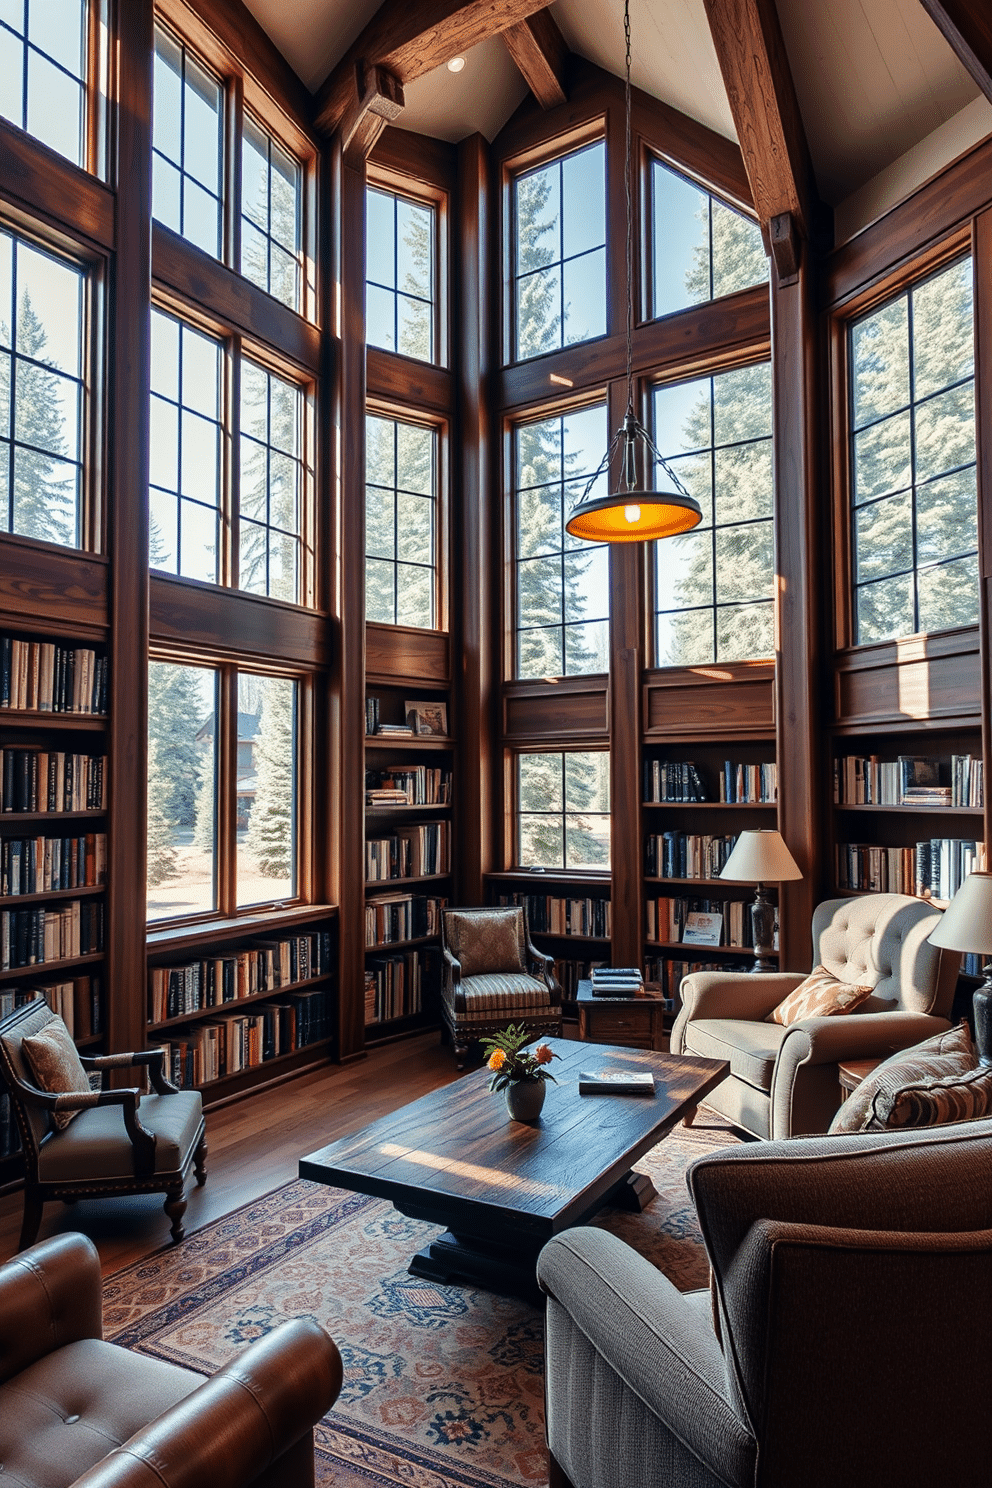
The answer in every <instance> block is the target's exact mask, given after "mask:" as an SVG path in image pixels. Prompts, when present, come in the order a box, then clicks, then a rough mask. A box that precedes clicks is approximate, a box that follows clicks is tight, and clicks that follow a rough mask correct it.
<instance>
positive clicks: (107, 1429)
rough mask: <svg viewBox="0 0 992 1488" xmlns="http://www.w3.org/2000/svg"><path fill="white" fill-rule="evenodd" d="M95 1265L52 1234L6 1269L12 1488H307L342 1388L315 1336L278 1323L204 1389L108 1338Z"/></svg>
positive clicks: (2, 1307) (2, 1408)
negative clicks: (321, 1429) (317, 1443)
mask: <svg viewBox="0 0 992 1488" xmlns="http://www.w3.org/2000/svg"><path fill="white" fill-rule="evenodd" d="M101 1299H102V1291H101V1285H100V1260H99V1257H98V1255H97V1252H96V1249H95V1247H94V1246H93V1245H92V1244H91V1243H90V1241H89V1240H87V1239H86V1238H85V1236H83V1235H77V1234H68V1235H58V1236H56V1237H55V1238H54V1239H51V1240H45V1241H42V1243H41V1244H40V1245H34V1246H32V1247H31V1249H30V1250H27V1251H23V1252H22V1253H21V1254H20V1255H18V1256H16V1257H15V1258H14V1259H13V1260H12V1261H8V1262H7V1264H6V1265H4V1266H0V1463H2V1465H3V1477H4V1479H7V1478H9V1479H10V1481H11V1483H13V1484H17V1488H69V1485H70V1484H80V1485H85V1488H246V1485H248V1484H257V1485H258V1488H308V1485H312V1484H313V1481H314V1470H313V1430H312V1428H313V1426H314V1424H315V1423H316V1422H317V1421H319V1420H320V1418H321V1417H322V1416H323V1415H324V1414H325V1412H326V1411H328V1410H329V1409H330V1407H331V1405H332V1404H333V1403H334V1401H335V1399H336V1398H337V1394H338V1391H339V1390H340V1388H341V1357H340V1355H339V1353H338V1351H337V1348H336V1347H335V1345H334V1344H333V1343H332V1341H331V1339H330V1338H329V1337H328V1336H327V1334H326V1333H325V1332H324V1330H323V1328H321V1327H319V1326H318V1325H317V1324H316V1323H314V1322H311V1321H307V1320H304V1319H302V1318H297V1319H294V1320H292V1321H290V1322H285V1323H283V1324H281V1325H280V1326H279V1327H278V1328H275V1329H274V1330H273V1331H272V1332H271V1333H269V1334H268V1335H267V1336H266V1337H264V1338H260V1339H258V1340H257V1341H256V1342H255V1343H252V1344H250V1345H249V1347H248V1348H247V1349H245V1350H244V1352H243V1353H241V1354H239V1355H238V1356H237V1358H235V1359H233V1360H232V1361H231V1362H230V1363H229V1364H226V1365H225V1366H224V1368H223V1369H220V1370H218V1372H217V1373H216V1374H214V1375H212V1376H211V1377H210V1378H209V1379H205V1378H204V1376H203V1375H200V1374H195V1373H193V1372H192V1371H191V1370H188V1369H180V1368H177V1367H176V1365H174V1364H166V1363H164V1362H162V1361H161V1360H158V1359H149V1358H146V1357H145V1356H144V1355H143V1354H138V1353H132V1352H130V1351H129V1350H128V1349H123V1348H118V1347H117V1345H116V1344H112V1343H106V1342H104V1340H103V1336H102V1333H103V1328H102V1309H101Z"/></svg>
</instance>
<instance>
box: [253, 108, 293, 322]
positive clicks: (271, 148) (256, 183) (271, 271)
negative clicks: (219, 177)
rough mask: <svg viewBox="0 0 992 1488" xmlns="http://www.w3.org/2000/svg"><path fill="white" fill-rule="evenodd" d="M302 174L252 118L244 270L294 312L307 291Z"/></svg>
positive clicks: (260, 286)
mask: <svg viewBox="0 0 992 1488" xmlns="http://www.w3.org/2000/svg"><path fill="white" fill-rule="evenodd" d="M302 190H303V171H302V170H301V168H300V166H299V165H298V164H297V162H296V161H295V160H294V159H293V157H292V156H291V155H289V154H287V152H286V151H285V150H284V149H283V148H282V146H281V145H279V144H278V142H277V141H276V140H274V139H273V138H272V136H271V134H269V133H268V132H267V131H266V130H264V129H263V128H262V127H261V126H260V125H258V124H256V123H255V121H254V120H253V119H250V118H247V117H246V118H245V123H244V135H243V137H242V141H241V272H242V274H244V275H245V276H246V278H248V279H250V280H251V281H252V283H253V284H257V285H258V286H259V288H260V289H264V290H266V291H267V292H268V293H269V294H270V295H273V296H274V297H275V298H276V299H277V300H281V301H282V303H283V304H284V305H288V306H289V308H290V309H291V310H299V308H300V303H301V295H302V290H303V273H302V267H303V255H302V219H303V214H302Z"/></svg>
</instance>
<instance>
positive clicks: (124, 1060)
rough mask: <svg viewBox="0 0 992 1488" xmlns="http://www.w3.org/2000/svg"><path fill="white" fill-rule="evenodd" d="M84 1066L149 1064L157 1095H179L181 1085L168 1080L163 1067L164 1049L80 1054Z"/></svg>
mask: <svg viewBox="0 0 992 1488" xmlns="http://www.w3.org/2000/svg"><path fill="white" fill-rule="evenodd" d="M80 1058H81V1059H82V1062H83V1066H84V1068H86V1069H92V1070H105V1069H129V1068H132V1067H134V1066H135V1065H141V1064H147V1066H148V1079H149V1080H150V1082H151V1087H152V1089H153V1090H154V1091H155V1094H156V1095H178V1093H179V1086H178V1085H173V1083H172V1081H171V1080H167V1079H166V1077H165V1074H164V1073H163V1069H162V1062H163V1060H164V1059H165V1050H164V1049H135V1050H134V1051H133V1053H130V1054H91V1055H89V1056H86V1055H80Z"/></svg>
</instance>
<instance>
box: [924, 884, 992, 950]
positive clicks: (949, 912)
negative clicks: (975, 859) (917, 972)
mask: <svg viewBox="0 0 992 1488" xmlns="http://www.w3.org/2000/svg"><path fill="white" fill-rule="evenodd" d="M929 939H930V943H931V945H935V946H941V947H943V948H945V949H946V950H949V951H971V952H972V953H973V954H976V955H979V956H989V955H992V873H984V872H977V873H969V874H968V877H967V878H966V879H965V881H964V883H963V884H962V885H961V887H960V888H959V889H958V891H957V893H956V894H955V895H954V898H953V899H952V900H951V902H950V904H949V905H948V906H947V908H946V909H945V910H944V913H943V914H942V915H941V917H940V924H939V925H938V926H937V928H936V930H934V932H933V934H932V935H931V936H930V937H929Z"/></svg>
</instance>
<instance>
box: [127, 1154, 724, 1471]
mask: <svg viewBox="0 0 992 1488" xmlns="http://www.w3.org/2000/svg"><path fill="white" fill-rule="evenodd" d="M734 1140H735V1138H734V1137H733V1136H732V1135H731V1133H730V1132H728V1131H726V1130H725V1129H722V1128H717V1127H709V1128H700V1129H698V1130H697V1129H695V1128H693V1129H691V1130H689V1131H686V1130H685V1129H683V1128H676V1130H675V1131H674V1132H673V1133H672V1134H671V1135H670V1136H669V1137H667V1138H666V1139H665V1141H664V1142H662V1143H660V1144H659V1146H657V1147H656V1148H654V1150H653V1151H652V1152H650V1153H648V1154H647V1156H646V1157H645V1158H643V1159H642V1160H641V1161H640V1162H639V1163H638V1164H637V1166H638V1168H639V1169H641V1170H643V1171H644V1172H647V1173H649V1174H650V1175H651V1177H652V1179H653V1180H654V1183H655V1186H656V1187H657V1189H658V1197H657V1198H656V1199H655V1200H654V1201H653V1202H652V1203H651V1204H650V1205H649V1206H648V1208H647V1209H646V1210H645V1211H644V1213H643V1214H639V1215H634V1214H627V1213H620V1212H618V1211H604V1213H603V1214H602V1215H600V1216H599V1217H598V1218H597V1220H596V1221H595V1223H597V1224H601V1225H604V1226H605V1227H606V1228H608V1229H610V1230H612V1231H614V1232H615V1233H616V1234H618V1235H620V1236H622V1238H623V1239H624V1240H626V1241H627V1242H628V1243H629V1244H631V1245H634V1246H636V1247H637V1248H638V1249H639V1250H640V1251H642V1253H643V1254H645V1255H647V1256H648V1258H649V1259H650V1260H651V1261H652V1262H654V1264H656V1265H657V1266H659V1267H660V1268H661V1269H662V1270H663V1271H664V1272H665V1273H666V1274H667V1275H668V1276H669V1277H671V1279H672V1281H673V1282H674V1283H675V1285H676V1286H678V1287H679V1288H680V1289H681V1290H682V1291H688V1290H691V1289H692V1288H694V1287H699V1286H705V1285H706V1284H707V1276H708V1269H707V1263H706V1257H705V1254H704V1252H703V1249H702V1244H701V1241H700V1237H699V1232H698V1230H697V1228H696V1223H695V1216H694V1213H693V1210H692V1206H691V1204H690V1202H689V1198H688V1194H687V1191H686V1187H685V1177H684V1175H685V1169H686V1167H687V1166H688V1164H689V1163H690V1162H691V1161H692V1160H693V1159H694V1158H696V1157H699V1156H701V1155H702V1154H703V1153H704V1152H707V1151H710V1150H711V1149H712V1148H713V1147H715V1146H725V1145H728V1144H730V1143H732V1142H734ZM434 1233H436V1230H435V1228H434V1227H433V1226H430V1225H426V1224H423V1223H420V1222H418V1221H414V1220H410V1219H406V1218H404V1217H403V1215H401V1214H398V1213H397V1212H396V1210H394V1209H393V1208H392V1206H391V1205H390V1204H388V1203H386V1202H384V1201H383V1200H381V1199H372V1198H367V1197H365V1196H364V1195H361V1194H349V1193H344V1192H343V1191H342V1190H340V1189H332V1188H325V1187H322V1186H320V1185H318V1184H313V1183H307V1182H302V1181H301V1182H296V1183H290V1184H288V1185H287V1186H286V1187H285V1188H281V1189H278V1190H276V1192H274V1193H271V1194H268V1195H266V1196H265V1197H264V1198H262V1199H259V1200H258V1201H257V1202H255V1203H253V1204H247V1205H245V1207H244V1208H242V1209H238V1210H236V1211H235V1212H234V1213H233V1214H230V1215H228V1216H227V1217H226V1218H224V1219H221V1220H217V1221H216V1222H215V1223H213V1224H211V1225H207V1226H206V1227H205V1228H204V1229H202V1230H200V1231H198V1232H196V1233H195V1234H193V1235H191V1236H190V1237H189V1238H188V1239H187V1240H185V1241H184V1242H183V1244H182V1245H181V1246H179V1247H178V1248H177V1249H173V1248H172V1247H169V1249H168V1250H164V1251H162V1252H161V1253H159V1254H157V1255H154V1256H152V1257H150V1258H149V1259H147V1260H144V1261H140V1262H137V1263H136V1264H135V1265H133V1266H129V1267H127V1268H126V1269H125V1270H123V1271H120V1272H118V1273H117V1274H116V1275H115V1276H112V1277H110V1278H109V1279H108V1280H107V1282H106V1283H105V1291H104V1326H105V1329H106V1335H107V1337H112V1338H113V1339H114V1340H115V1342H117V1343H120V1344H124V1345H126V1346H127V1347H128V1348H136V1349H140V1350H141V1351H142V1352H144V1353H148V1354H152V1355H154V1356H155V1357H156V1358H160V1359H167V1360H169V1361H171V1362H173V1363H176V1364H183V1365H186V1366H187V1367H188V1368H190V1369H196V1370H200V1371H201V1372H203V1373H209V1372H211V1371H213V1370H214V1369H217V1368H218V1367H219V1366H220V1365H222V1364H223V1363H224V1362H225V1361H226V1360H227V1359H228V1358H230V1356H231V1355H232V1354H233V1353H236V1352H237V1351H239V1350H240V1349H241V1348H242V1347H243V1346H244V1345H245V1344H246V1343H248V1342H250V1341H251V1340H252V1339H253V1338H258V1337H260V1336H261V1335H262V1334H264V1333H266V1332H268V1331H269V1330H270V1329H271V1328H273V1327H274V1326H275V1325H276V1324H277V1323H279V1322H280V1321H282V1319H284V1318H287V1317H312V1318H315V1319H316V1320H317V1321H318V1322H320V1323H321V1324H323V1326H324V1327H325V1328H327V1330H328V1332H329V1333H330V1334H331V1336H332V1337H333V1338H334V1339H335V1340H336V1342H337V1344H338V1347H339V1348H340V1350H341V1354H342V1357H343V1359H344V1369H345V1378H344V1388H343V1390H342V1392H341V1395H340V1397H339V1399H338V1402H337V1405H336V1406H335V1408H334V1410H333V1411H332V1412H331V1413H330V1414H329V1415H328V1416H327V1417H326V1419H325V1420H324V1421H323V1422H321V1424H320V1425H319V1426H318V1428H317V1432H316V1438H317V1480H318V1483H319V1484H320V1485H321V1488H324V1485H326V1488H330V1485H331V1484H334V1485H335V1488H342V1485H343V1488H359V1485H362V1488H369V1485H375V1484H384V1485H398V1484H402V1485H404V1488H506V1485H525V1488H536V1485H541V1484H544V1483H546V1482H547V1460H546V1456H545V1448H544V1404H543V1368H544V1352H543V1342H544V1340H543V1318H542V1315H541V1313H540V1312H539V1311H538V1310H537V1309H536V1308H534V1307H531V1306H529V1305H527V1304H526V1303H524V1302H518V1301H515V1300H513V1299H510V1298H507V1297H498V1296H495V1295H493V1294H491V1293H489V1292H483V1291H475V1290H472V1289H470V1288H463V1287H442V1286H435V1285H434V1284H432V1283H430V1282H425V1281H421V1280H418V1279H417V1278H415V1277H412V1276H410V1275H409V1274H408V1272H407V1269H406V1268H407V1263H408V1261H409V1258H410V1256H411V1255H412V1254H413V1252H414V1251H416V1250H419V1249H420V1247H421V1246H422V1245H423V1244H424V1243H425V1242H426V1241H427V1239H428V1238H429V1237H430V1236H431V1235H432V1234H434Z"/></svg>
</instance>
